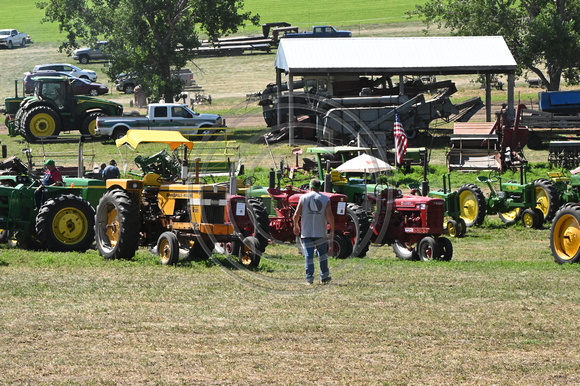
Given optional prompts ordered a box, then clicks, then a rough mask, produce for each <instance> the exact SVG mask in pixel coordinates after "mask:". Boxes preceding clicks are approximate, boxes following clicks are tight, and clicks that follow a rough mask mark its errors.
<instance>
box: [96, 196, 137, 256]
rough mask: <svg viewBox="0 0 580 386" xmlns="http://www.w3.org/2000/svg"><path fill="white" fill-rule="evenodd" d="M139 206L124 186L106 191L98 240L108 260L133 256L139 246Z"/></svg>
mask: <svg viewBox="0 0 580 386" xmlns="http://www.w3.org/2000/svg"><path fill="white" fill-rule="evenodd" d="M140 225H141V224H140V223H139V207H138V205H137V203H136V202H135V201H134V200H133V199H132V198H131V197H130V196H129V194H127V192H125V191H124V190H122V189H113V190H110V191H108V192H106V193H105V194H104V195H103V197H101V200H100V201H99V205H98V206H97V212H96V215H95V239H96V241H97V249H98V251H99V254H100V255H101V256H103V257H104V258H105V259H107V260H111V259H131V258H132V257H133V256H135V251H136V250H137V248H138V247H139V238H140V235H139V231H140V228H141V226H140Z"/></svg>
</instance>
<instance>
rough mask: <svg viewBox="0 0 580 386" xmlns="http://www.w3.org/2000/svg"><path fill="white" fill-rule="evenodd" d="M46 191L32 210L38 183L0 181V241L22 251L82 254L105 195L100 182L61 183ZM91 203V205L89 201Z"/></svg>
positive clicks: (90, 240) (17, 178)
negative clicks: (61, 184) (36, 250)
mask: <svg viewBox="0 0 580 386" xmlns="http://www.w3.org/2000/svg"><path fill="white" fill-rule="evenodd" d="M64 181H65V186H48V187H45V188H44V189H45V192H44V197H45V200H44V203H43V205H42V206H41V207H40V208H39V209H35V207H34V191H35V190H36V188H37V187H38V186H39V184H40V181H39V180H38V179H35V178H32V177H30V176H27V175H17V176H6V177H4V176H3V177H2V180H0V229H2V232H1V236H0V239H2V241H4V242H7V241H12V242H15V243H17V244H18V246H19V247H21V248H24V249H43V250H50V251H62V252H68V251H79V252H84V251H86V250H87V249H88V248H90V247H91V246H92V244H93V242H94V235H95V233H94V225H95V210H94V208H93V206H94V207H96V205H97V203H98V199H99V198H100V196H102V194H103V193H104V192H105V183H104V181H102V180H92V179H83V178H72V179H66V178H65V179H64ZM89 200H91V201H89Z"/></svg>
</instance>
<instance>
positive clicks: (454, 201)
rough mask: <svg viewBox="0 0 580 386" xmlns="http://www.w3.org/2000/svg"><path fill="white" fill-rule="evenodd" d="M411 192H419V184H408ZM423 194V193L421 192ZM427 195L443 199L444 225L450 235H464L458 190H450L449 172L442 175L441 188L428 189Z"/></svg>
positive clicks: (465, 228) (464, 226)
mask: <svg viewBox="0 0 580 386" xmlns="http://www.w3.org/2000/svg"><path fill="white" fill-rule="evenodd" d="M409 188H411V194H416V193H421V185H420V184H419V183H413V184H410V185H409ZM421 195H423V194H421ZM427 195H428V196H429V197H433V198H441V199H443V200H445V219H444V222H445V227H446V229H447V233H449V235H450V236H451V237H464V236H465V231H466V230H467V225H466V224H465V220H464V219H463V218H462V217H461V210H460V207H459V192H458V191H453V190H451V174H450V173H445V174H444V175H443V189H438V190H429V193H428V194H427Z"/></svg>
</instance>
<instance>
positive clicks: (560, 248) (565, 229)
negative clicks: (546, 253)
mask: <svg viewBox="0 0 580 386" xmlns="http://www.w3.org/2000/svg"><path fill="white" fill-rule="evenodd" d="M552 237H553V240H552V241H553V243H554V250H555V251H556V253H557V254H558V256H559V257H560V259H562V260H571V259H572V258H574V256H575V255H576V253H578V249H580V224H578V220H576V218H575V217H574V216H572V215H569V214H566V215H564V216H562V217H560V218H559V219H558V221H557V222H556V224H555V225H554V232H553V233H552Z"/></svg>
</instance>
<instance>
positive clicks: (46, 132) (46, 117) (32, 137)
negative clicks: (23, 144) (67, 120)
mask: <svg viewBox="0 0 580 386" xmlns="http://www.w3.org/2000/svg"><path fill="white" fill-rule="evenodd" d="M22 121H23V124H21V128H23V129H24V130H23V133H22V134H23V136H24V138H25V139H26V140H27V141H28V142H31V143H34V142H36V140H37V138H42V137H48V136H55V135H58V133H60V130H61V121H60V116H59V115H58V114H57V112H56V111H54V110H53V109H51V108H50V107H48V106H38V107H34V108H33V109H31V110H30V111H29V112H28V113H26V114H25V115H24V116H23V117H22Z"/></svg>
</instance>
